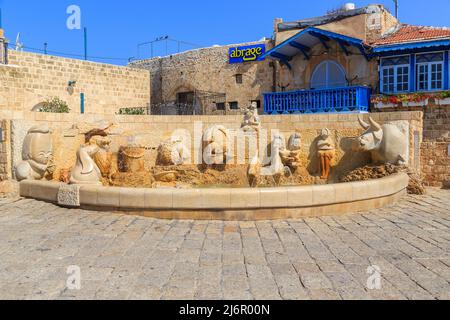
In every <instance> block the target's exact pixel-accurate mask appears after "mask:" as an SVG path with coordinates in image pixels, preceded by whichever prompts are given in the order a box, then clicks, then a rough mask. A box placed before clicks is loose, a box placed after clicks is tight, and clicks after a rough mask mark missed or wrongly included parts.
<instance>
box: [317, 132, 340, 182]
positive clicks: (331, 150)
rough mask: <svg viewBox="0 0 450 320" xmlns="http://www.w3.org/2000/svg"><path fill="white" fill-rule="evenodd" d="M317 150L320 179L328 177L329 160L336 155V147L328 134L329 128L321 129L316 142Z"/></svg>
mask: <svg viewBox="0 0 450 320" xmlns="http://www.w3.org/2000/svg"><path fill="white" fill-rule="evenodd" d="M317 152H318V155H319V171H320V174H321V176H320V178H321V179H328V177H329V176H330V171H331V161H332V160H333V159H334V157H335V156H336V147H335V145H334V142H333V140H332V139H331V136H330V130H329V129H323V130H322V133H321V135H320V139H319V141H318V142H317Z"/></svg>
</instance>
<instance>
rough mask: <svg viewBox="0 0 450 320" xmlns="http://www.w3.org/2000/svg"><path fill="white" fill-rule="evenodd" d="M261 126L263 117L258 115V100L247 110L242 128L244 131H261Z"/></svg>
mask: <svg viewBox="0 0 450 320" xmlns="http://www.w3.org/2000/svg"><path fill="white" fill-rule="evenodd" d="M260 128H261V119H260V117H259V115H258V105H257V104H256V102H252V104H251V105H250V106H249V107H248V108H247V110H245V114H244V122H243V123H242V125H241V129H242V130H243V131H244V132H248V131H255V132H259V130H260Z"/></svg>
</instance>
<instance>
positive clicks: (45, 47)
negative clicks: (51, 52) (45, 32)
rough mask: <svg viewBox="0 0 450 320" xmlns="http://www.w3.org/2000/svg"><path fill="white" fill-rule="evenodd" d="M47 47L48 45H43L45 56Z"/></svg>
mask: <svg viewBox="0 0 450 320" xmlns="http://www.w3.org/2000/svg"><path fill="white" fill-rule="evenodd" d="M47 47H48V43H47V42H45V43H44V54H45V55H47Z"/></svg>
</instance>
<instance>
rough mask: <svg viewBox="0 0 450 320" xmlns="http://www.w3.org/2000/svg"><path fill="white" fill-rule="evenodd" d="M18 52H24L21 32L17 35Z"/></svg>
mask: <svg viewBox="0 0 450 320" xmlns="http://www.w3.org/2000/svg"><path fill="white" fill-rule="evenodd" d="M16 50H17V51H23V43H21V42H20V32H19V33H17V37H16Z"/></svg>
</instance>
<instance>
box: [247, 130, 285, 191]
mask: <svg viewBox="0 0 450 320" xmlns="http://www.w3.org/2000/svg"><path fill="white" fill-rule="evenodd" d="M270 145H271V157H270V161H269V163H268V164H267V165H265V166H262V165H261V163H260V162H259V157H258V156H255V157H254V158H253V160H252V161H251V164H250V166H249V169H248V179H249V184H250V186H251V187H256V186H257V184H258V182H259V181H260V179H261V177H262V176H266V177H272V179H273V181H274V182H275V184H276V185H279V184H280V182H281V178H282V177H283V176H290V175H291V174H292V172H291V170H290V168H289V167H288V166H285V165H284V163H283V160H282V154H283V152H284V151H285V150H286V146H285V141H284V138H283V136H282V135H280V134H276V135H274V137H273V138H272V143H271V144H270Z"/></svg>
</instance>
